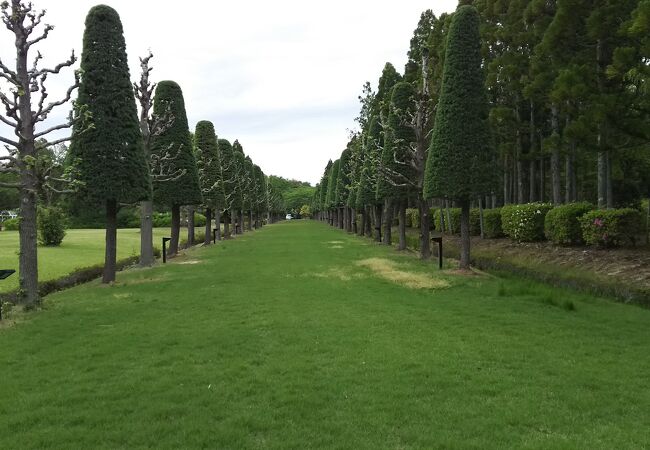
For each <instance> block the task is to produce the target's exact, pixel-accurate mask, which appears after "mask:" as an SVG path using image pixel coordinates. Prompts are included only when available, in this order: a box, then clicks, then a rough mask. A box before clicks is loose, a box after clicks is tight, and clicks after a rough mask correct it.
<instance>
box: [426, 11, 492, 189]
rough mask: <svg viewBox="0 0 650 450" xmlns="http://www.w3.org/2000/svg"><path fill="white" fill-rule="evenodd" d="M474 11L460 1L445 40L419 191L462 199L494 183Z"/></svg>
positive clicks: (479, 44) (490, 187) (477, 29)
mask: <svg viewBox="0 0 650 450" xmlns="http://www.w3.org/2000/svg"><path fill="white" fill-rule="evenodd" d="M481 62H482V58H481V43H480V37H479V16H478V12H477V11H476V9H475V8H474V7H472V6H461V7H460V8H459V9H458V10H457V11H456V13H455V14H454V17H453V19H452V23H451V27H450V30H449V37H448V40H447V48H446V56H445V67H444V74H443V81H442V92H441V95H440V100H439V102H438V109H437V113H436V122H435V126H434V129H433V137H432V140H431V146H430V149H429V155H428V160H427V166H426V175H425V184H424V196H425V198H432V197H447V198H451V199H458V200H467V199H470V198H473V197H476V196H478V195H481V194H486V193H489V192H490V191H491V190H492V189H493V188H494V183H495V180H496V177H495V176H494V170H495V169H494V167H495V165H494V161H493V159H494V155H493V153H492V149H491V145H490V132H489V128H488V121H487V119H488V104H487V97H486V92H485V87H484V82H485V78H484V74H483V70H482V68H481Z"/></svg>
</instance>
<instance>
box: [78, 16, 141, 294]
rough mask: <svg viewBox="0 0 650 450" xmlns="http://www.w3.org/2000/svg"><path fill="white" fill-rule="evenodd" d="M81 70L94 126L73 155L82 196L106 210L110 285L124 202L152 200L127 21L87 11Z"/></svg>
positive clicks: (83, 100)
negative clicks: (124, 27)
mask: <svg viewBox="0 0 650 450" xmlns="http://www.w3.org/2000/svg"><path fill="white" fill-rule="evenodd" d="M81 72H82V77H81V84H80V86H79V96H78V99H77V103H76V104H77V105H82V106H83V108H84V111H83V112H81V114H84V117H86V119H87V121H89V122H90V126H89V127H84V132H83V133H73V139H72V142H71V144H70V155H69V157H70V161H74V162H75V164H76V170H75V172H76V173H77V176H78V178H79V181H81V182H82V183H83V187H82V189H81V193H80V195H78V196H77V198H83V199H84V202H85V203H87V204H88V205H89V206H100V205H101V206H102V207H103V208H105V211H106V254H105V264H104V274H103V277H102V281H103V282H104V283H108V282H111V281H114V280H115V266H116V256H117V210H118V207H119V204H120V203H134V202H137V201H140V200H146V199H148V198H150V196H151V182H150V178H149V170H148V166H147V163H146V159H145V154H144V147H143V141H142V134H141V132H140V126H139V124H138V116H137V111H136V106H135V97H134V93H133V88H132V86H131V79H130V76H129V66H128V64H127V57H126V43H125V42H124V35H123V31H122V23H121V22H120V17H119V15H118V14H117V12H116V11H115V10H114V9H113V8H111V7H109V6H105V5H99V6H95V7H93V8H92V9H91V10H90V11H89V12H88V15H87V17H86V29H85V32H84V38H83V52H82V55H81ZM80 123H81V122H78V125H77V126H81V125H80Z"/></svg>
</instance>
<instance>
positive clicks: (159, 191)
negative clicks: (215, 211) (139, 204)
mask: <svg viewBox="0 0 650 450" xmlns="http://www.w3.org/2000/svg"><path fill="white" fill-rule="evenodd" d="M153 114H154V115H160V116H163V115H167V116H168V117H170V120H171V124H170V125H169V126H168V127H167V128H165V130H164V131H163V132H161V133H159V134H158V135H156V136H155V137H154V138H153V139H152V142H151V154H152V158H159V159H161V158H165V157H167V158H170V157H171V158H170V166H173V167H170V168H169V171H170V173H176V174H177V176H176V177H175V178H174V179H172V180H167V181H165V182H157V181H156V180H154V183H153V194H154V201H155V202H156V203H157V204H159V205H165V206H168V207H170V208H171V210H172V227H171V238H172V239H171V242H170V245H169V254H170V255H174V254H176V253H177V252H178V237H179V233H180V221H181V212H180V208H181V206H182V205H199V204H201V188H200V186H199V175H198V171H197V168H196V160H195V159H194V153H193V152H192V140H191V138H190V131H189V128H188V125H187V114H186V113H185V101H184V99H183V91H182V90H181V88H180V86H179V85H178V84H177V83H175V82H174V81H168V80H167V81H161V82H160V83H158V86H157V87H156V93H155V95H154V105H153Z"/></svg>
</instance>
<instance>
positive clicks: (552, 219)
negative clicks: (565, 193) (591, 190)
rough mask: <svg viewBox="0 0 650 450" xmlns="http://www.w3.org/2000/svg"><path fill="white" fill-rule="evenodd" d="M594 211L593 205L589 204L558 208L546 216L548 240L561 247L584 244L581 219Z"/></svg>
mask: <svg viewBox="0 0 650 450" xmlns="http://www.w3.org/2000/svg"><path fill="white" fill-rule="evenodd" d="M593 209H594V207H593V205H592V204H591V203H589V202H581V203H568V204H566V205H562V206H556V207H555V208H553V209H552V210H550V211H549V212H548V213H547V214H546V219H545V220H544V234H545V235H546V238H547V239H548V240H549V241H551V242H553V243H555V244H559V245H580V244H582V243H583V239H582V227H581V225H580V218H581V217H582V216H584V215H585V214H586V213H588V212H589V211H591V210H593Z"/></svg>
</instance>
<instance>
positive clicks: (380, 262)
mask: <svg viewBox="0 0 650 450" xmlns="http://www.w3.org/2000/svg"><path fill="white" fill-rule="evenodd" d="M357 265H358V266H361V267H365V268H367V269H370V270H372V271H373V272H374V273H375V274H376V275H378V276H380V277H381V278H384V279H385V280H388V281H392V282H393V283H397V284H401V285H402V286H406V287H408V288H411V289H442V288H446V287H449V283H448V282H447V281H446V280H441V279H439V278H433V277H432V276H431V275H428V274H425V273H417V272H407V271H405V270H401V269H400V268H399V267H398V265H397V263H395V262H394V261H391V260H390V259H385V258H369V259H363V260H361V261H357Z"/></svg>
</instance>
